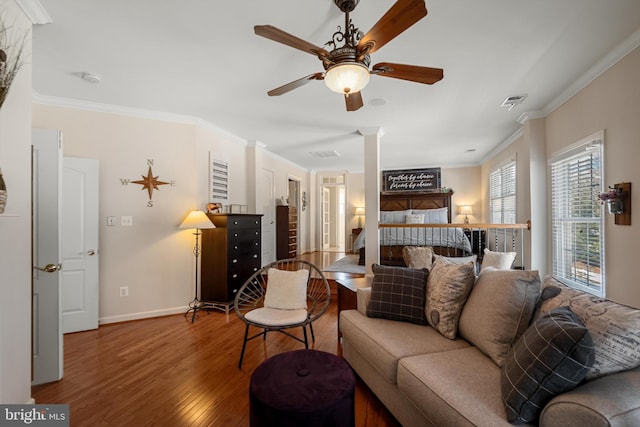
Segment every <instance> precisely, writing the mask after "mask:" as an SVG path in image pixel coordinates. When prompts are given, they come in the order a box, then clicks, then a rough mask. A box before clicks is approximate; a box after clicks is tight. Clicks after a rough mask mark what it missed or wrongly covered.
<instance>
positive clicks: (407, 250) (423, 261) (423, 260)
mask: <svg viewBox="0 0 640 427" xmlns="http://www.w3.org/2000/svg"><path fill="white" fill-rule="evenodd" d="M402 258H403V260H404V263H405V265H406V266H407V267H409V268H415V269H423V268H424V269H426V270H428V271H431V267H432V266H433V248H432V247H431V246H405V247H403V248H402Z"/></svg>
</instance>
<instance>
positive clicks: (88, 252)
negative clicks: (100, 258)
mask: <svg viewBox="0 0 640 427" xmlns="http://www.w3.org/2000/svg"><path fill="white" fill-rule="evenodd" d="M87 254H89V256H94V255H95V254H96V251H94V250H93V249H91V250H90V251H87Z"/></svg>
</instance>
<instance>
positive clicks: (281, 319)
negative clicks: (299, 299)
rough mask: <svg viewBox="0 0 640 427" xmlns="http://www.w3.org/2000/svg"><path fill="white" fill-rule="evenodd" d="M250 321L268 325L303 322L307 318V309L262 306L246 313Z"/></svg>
mask: <svg viewBox="0 0 640 427" xmlns="http://www.w3.org/2000/svg"><path fill="white" fill-rule="evenodd" d="M244 318H245V319H247V320H248V321H250V322H254V323H259V324H261V325H267V326H285V325H294V324H296V323H302V322H304V321H305V320H306V319H307V310H306V309H299V310H280V309H277V308H268V307H261V308H256V309H255V310H251V311H250V312H248V313H247V314H245V315H244Z"/></svg>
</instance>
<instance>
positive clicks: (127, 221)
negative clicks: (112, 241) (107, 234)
mask: <svg viewBox="0 0 640 427" xmlns="http://www.w3.org/2000/svg"><path fill="white" fill-rule="evenodd" d="M120 225H122V226H123V227H131V226H132V225H133V217H132V216H121V217H120Z"/></svg>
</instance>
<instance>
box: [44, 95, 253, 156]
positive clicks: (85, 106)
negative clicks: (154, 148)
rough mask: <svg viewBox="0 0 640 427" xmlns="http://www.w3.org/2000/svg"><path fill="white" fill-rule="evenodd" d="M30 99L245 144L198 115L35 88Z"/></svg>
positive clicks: (45, 103) (245, 143)
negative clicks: (200, 131) (205, 132)
mask: <svg viewBox="0 0 640 427" xmlns="http://www.w3.org/2000/svg"><path fill="white" fill-rule="evenodd" d="M32 100H33V103H34V104H39V105H45V106H49V107H62V108H72V109H75V110H82V111H90V112H93V113H106V114H116V115H120V116H127V117H134V118H138V119H146V120H158V121H163V122H170V123H180V124H187V125H194V126H198V127H200V128H203V129H206V130H209V131H211V132H213V133H215V134H217V135H220V136H222V137H224V138H226V139H227V140H229V141H230V142H234V143H236V144H240V145H242V146H246V145H247V140H245V139H243V138H241V137H239V136H238V135H235V134H233V133H231V132H229V131H227V130H225V129H223V128H221V127H219V126H217V125H215V124H213V123H211V122H209V121H207V120H204V119H201V118H199V117H193V116H187V115H183V114H174V113H167V112H163V111H155V110H144V109H141V108H132V107H123V106H121V105H112V104H101V103H98V102H89V101H82V100H79V99H71V98H62V97H57V96H47V95H42V94H40V93H38V92H36V91H35V90H34V91H33V94H32Z"/></svg>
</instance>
